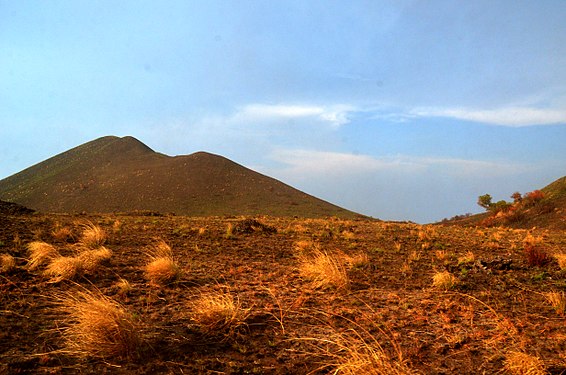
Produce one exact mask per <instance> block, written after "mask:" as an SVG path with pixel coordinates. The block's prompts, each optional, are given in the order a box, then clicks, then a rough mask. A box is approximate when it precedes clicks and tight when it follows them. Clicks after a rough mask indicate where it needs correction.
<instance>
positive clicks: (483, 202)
mask: <svg viewBox="0 0 566 375" xmlns="http://www.w3.org/2000/svg"><path fill="white" fill-rule="evenodd" d="M491 199H492V198H491V195H489V194H484V195H480V196H479V197H478V205H480V207H483V208H485V209H486V210H488V211H489V209H490V208H492V207H493V203H492V202H491Z"/></svg>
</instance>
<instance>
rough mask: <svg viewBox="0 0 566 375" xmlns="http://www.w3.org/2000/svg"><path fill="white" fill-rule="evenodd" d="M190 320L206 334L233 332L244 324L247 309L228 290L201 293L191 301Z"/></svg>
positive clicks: (247, 313)
mask: <svg viewBox="0 0 566 375" xmlns="http://www.w3.org/2000/svg"><path fill="white" fill-rule="evenodd" d="M191 307H192V320H193V322H195V323H196V324H197V325H198V326H199V327H200V329H201V331H202V332H204V333H206V334H213V333H219V332H224V333H226V332H229V333H231V332H233V331H234V330H235V329H236V328H238V327H241V326H243V325H245V320H246V318H247V317H248V315H249V310H247V309H244V308H242V306H241V304H240V302H239V301H238V300H236V301H235V300H234V298H233V297H232V295H231V294H230V293H228V292H215V293H209V294H203V295H201V296H200V297H199V298H198V299H197V300H196V301H194V302H193V303H192V306H191Z"/></svg>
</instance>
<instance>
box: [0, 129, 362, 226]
mask: <svg viewBox="0 0 566 375" xmlns="http://www.w3.org/2000/svg"><path fill="white" fill-rule="evenodd" d="M0 199H3V200H6V201H9V202H15V203H19V204H22V205H24V206H26V207H29V208H32V209H35V210H38V211H44V212H46V211H47V212H69V213H70V212H83V211H84V212H101V213H102V212H128V211H135V210H150V211H157V212H163V213H168V212H171V213H176V214H180V215H190V216H223V215H258V214H262V215H272V216H303V217H324V216H339V217H347V218H352V217H355V216H356V214H355V213H353V212H350V211H347V210H345V209H343V208H340V207H338V206H335V205H333V204H330V203H328V202H325V201H323V200H320V199H318V198H315V197H313V196H311V195H308V194H306V193H303V192H301V191H299V190H297V189H294V188H292V187H291V186H289V185H286V184H284V183H282V182H281V181H278V180H275V179H273V178H270V177H267V176H264V175H262V174H260V173H257V172H255V171H252V170H250V169H248V168H245V167H243V166H242V165H240V164H237V163H235V162H233V161H231V160H229V159H227V158H225V157H223V156H220V155H215V154H211V153H208V152H205V151H199V152H196V153H193V154H190V155H179V156H175V157H171V156H167V155H164V154H160V153H158V152H155V151H153V150H152V149H151V148H149V147H148V146H146V145H145V144H144V143H142V142H140V141H139V140H138V139H136V138H134V137H131V136H126V137H116V136H106V137H101V138H98V139H95V140H93V141H90V142H87V143H85V144H83V145H80V146H77V147H75V148H73V149H71V150H68V151H66V152H63V153H61V154H59V155H56V156H53V157H52V158H49V159H47V160H45V161H43V162H41V163H39V164H36V165H34V166H32V167H30V168H27V169H26V170H23V171H21V172H19V173H17V174H15V175H13V176H10V177H8V178H5V179H3V180H0Z"/></svg>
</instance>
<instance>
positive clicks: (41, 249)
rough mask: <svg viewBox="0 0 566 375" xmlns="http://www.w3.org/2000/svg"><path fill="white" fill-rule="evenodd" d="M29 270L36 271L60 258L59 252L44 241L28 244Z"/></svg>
mask: <svg viewBox="0 0 566 375" xmlns="http://www.w3.org/2000/svg"><path fill="white" fill-rule="evenodd" d="M28 251H29V254H30V255H29V261H28V265H27V266H28V269H29V270H34V269H36V268H38V267H39V266H41V265H43V264H45V263H47V262H48V261H50V260H51V259H53V258H57V257H59V252H58V251H57V249H56V248H55V247H54V246H53V245H50V244H48V243H47V242H43V241H33V242H30V243H29V244H28Z"/></svg>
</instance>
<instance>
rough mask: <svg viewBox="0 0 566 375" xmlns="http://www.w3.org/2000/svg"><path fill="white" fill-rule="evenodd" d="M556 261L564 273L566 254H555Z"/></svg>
mask: <svg viewBox="0 0 566 375" xmlns="http://www.w3.org/2000/svg"><path fill="white" fill-rule="evenodd" d="M554 259H556V262H557V263H558V266H559V267H560V269H561V270H562V271H564V270H566V254H564V253H557V254H554Z"/></svg>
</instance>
